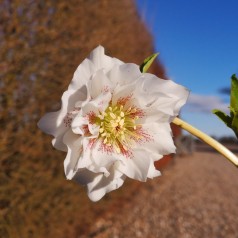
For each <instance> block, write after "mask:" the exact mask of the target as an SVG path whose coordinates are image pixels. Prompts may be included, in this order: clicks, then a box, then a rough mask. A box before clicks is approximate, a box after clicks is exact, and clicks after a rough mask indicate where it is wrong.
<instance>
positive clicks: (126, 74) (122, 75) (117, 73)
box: [108, 63, 142, 85]
mask: <svg viewBox="0 0 238 238" xmlns="http://www.w3.org/2000/svg"><path fill="white" fill-rule="evenodd" d="M141 75H142V74H141V72H140V69H139V66H138V65H136V64H132V63H129V64H122V65H119V66H118V65H115V66H114V67H113V68H112V69H111V71H110V72H109V73H108V78H109V79H110V80H111V81H112V82H113V84H114V85H117V84H119V85H125V84H131V83H133V81H136V80H137V79H138V78H139V77H140V76H141Z"/></svg>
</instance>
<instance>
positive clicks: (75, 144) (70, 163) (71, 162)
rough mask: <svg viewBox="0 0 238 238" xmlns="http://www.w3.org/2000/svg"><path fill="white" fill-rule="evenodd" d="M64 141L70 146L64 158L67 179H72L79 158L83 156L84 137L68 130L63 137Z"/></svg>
mask: <svg viewBox="0 0 238 238" xmlns="http://www.w3.org/2000/svg"><path fill="white" fill-rule="evenodd" d="M63 142H64V143H65V145H66V146H67V148H68V152H67V156H66V158H65V160H64V171H65V175H66V177H67V179H72V178H73V177H74V175H75V173H76V166H77V163H78V160H79V159H80V157H81V156H82V152H83V147H82V137H81V136H79V135H76V134H74V133H73V132H72V131H70V130H69V131H68V132H67V133H66V134H65V135H64V138H63Z"/></svg>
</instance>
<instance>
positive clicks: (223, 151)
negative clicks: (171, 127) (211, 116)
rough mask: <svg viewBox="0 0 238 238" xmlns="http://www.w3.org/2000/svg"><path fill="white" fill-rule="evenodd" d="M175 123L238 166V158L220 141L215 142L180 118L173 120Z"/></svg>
mask: <svg viewBox="0 0 238 238" xmlns="http://www.w3.org/2000/svg"><path fill="white" fill-rule="evenodd" d="M173 123H174V124H176V125H178V126H180V127H181V128H183V129H184V130H186V131H188V132H189V133H191V134H192V135H194V136H196V137H197V138H199V139H201V140H202V141H204V142H205V143H207V144H208V145H210V146H211V147H213V148H214V149H215V150H217V151H218V152H219V153H220V154H222V155H224V156H225V157H226V158H227V159H228V160H230V161H231V162H232V163H233V164H234V165H236V166H238V158H237V157H236V155H234V154H233V153H232V152H231V151H230V150H228V149H227V148H226V147H225V146H223V145H222V144H220V143H219V142H218V141H216V140H214V139H213V138H211V137H210V136H208V135H207V134H205V133H203V132H202V131H200V130H198V129H197V128H195V127H193V126H191V125H190V124H188V123H187V122H185V121H183V120H181V119H180V118H178V117H176V118H175V119H174V120H173Z"/></svg>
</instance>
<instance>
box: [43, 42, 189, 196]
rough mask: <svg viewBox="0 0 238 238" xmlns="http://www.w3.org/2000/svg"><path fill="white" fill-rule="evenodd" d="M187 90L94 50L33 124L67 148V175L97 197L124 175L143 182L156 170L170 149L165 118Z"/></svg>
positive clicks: (177, 107) (172, 149) (100, 49)
mask: <svg viewBox="0 0 238 238" xmlns="http://www.w3.org/2000/svg"><path fill="white" fill-rule="evenodd" d="M187 97H188V91H187V90H186V89H185V88H184V87H182V86H180V85H177V84H175V83H174V82H172V81H171V80H162V79H159V78H157V77H156V76H154V75H152V74H148V73H141V72H140V70H139V66H138V65H135V64H125V63H123V62H122V61H120V60H118V59H116V58H111V57H109V56H106V55H105V54H104V48H103V47H102V46H99V47H97V48H96V49H94V50H93V51H92V52H91V54H90V55H89V57H88V58H87V59H85V60H84V61H83V62H82V63H81V64H80V65H79V66H78V68H77V70H76V72H75V73H74V76H73V79H72V81H71V83H70V85H69V87H68V90H67V91H65V92H64V94H63V96H62V107H61V109H60V110H59V111H57V112H51V113H48V114H46V115H45V116H44V117H43V118H42V119H41V120H40V122H39V124H38V125H39V127H40V128H41V129H42V130H43V131H44V132H46V133H48V134H51V135H53V136H54V137H55V138H54V139H53V145H54V147H55V148H57V149H59V150H62V151H65V152H67V156H66V159H65V161H64V168H65V174H66V177H67V179H74V180H76V181H77V182H79V183H80V184H83V185H87V189H88V195H89V198H90V199H91V200H93V201H97V200H99V199H101V198H102V197H103V196H104V195H105V194H106V193H108V192H110V191H112V190H114V189H117V188H119V187H120V186H122V184H123V182H124V180H125V178H126V177H130V178H133V179H137V180H140V181H146V179H147V178H153V177H156V176H159V175H160V172H159V171H158V170H156V169H155V167H154V162H155V161H156V160H159V159H160V158H162V157H163V155H166V154H170V153H174V152H175V146H174V143H173V140H172V136H171V129H170V122H171V121H172V120H173V119H174V117H175V116H176V115H178V113H179V110H180V107H181V106H182V105H183V104H184V103H185V102H186V100H187Z"/></svg>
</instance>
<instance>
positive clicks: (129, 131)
mask: <svg viewBox="0 0 238 238" xmlns="http://www.w3.org/2000/svg"><path fill="white" fill-rule="evenodd" d="M137 112H138V109H137V108H132V107H130V108H128V109H125V108H124V107H123V105H119V106H117V105H115V106H112V105H110V106H108V107H107V109H106V110H105V111H104V112H102V113H101V114H99V115H98V119H97V124H98V125H99V126H100V128H99V138H102V140H103V144H104V145H106V146H109V147H113V148H114V149H115V150H116V152H117V153H120V152H123V151H127V150H128V148H129V147H131V146H132V145H133V141H135V139H136V138H137V139H138V138H139V137H140V136H139V135H138V133H137V129H138V127H139V125H138V124H136V121H137V120H138V118H139V117H138V116H137Z"/></svg>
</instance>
